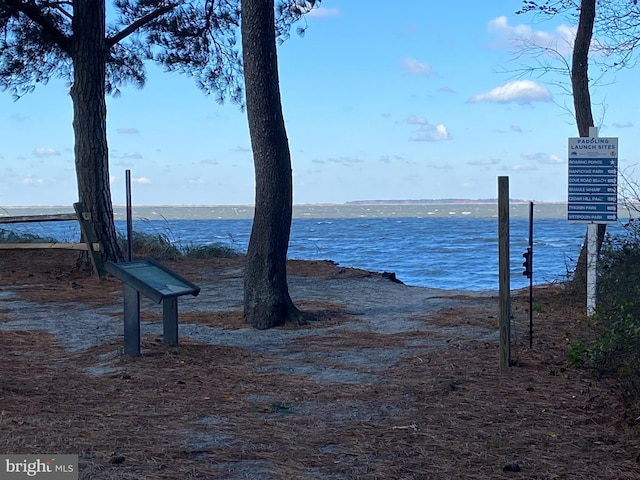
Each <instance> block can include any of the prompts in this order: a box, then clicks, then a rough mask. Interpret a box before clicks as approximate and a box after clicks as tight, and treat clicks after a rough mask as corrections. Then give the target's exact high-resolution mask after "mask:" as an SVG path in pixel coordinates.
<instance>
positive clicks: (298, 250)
mask: <svg viewBox="0 0 640 480" xmlns="http://www.w3.org/2000/svg"><path fill="white" fill-rule="evenodd" d="M521 207H522V208H521ZM542 207H543V206H540V208H539V210H540V212H539V215H537V217H536V220H535V221H534V282H535V283H547V282H553V281H557V280H563V279H565V278H566V275H567V271H568V270H569V271H570V270H572V269H573V265H574V264H575V258H576V257H577V256H578V253H579V249H580V246H581V245H582V242H583V238H584V233H585V230H586V228H585V226H584V225H583V224H571V223H569V222H567V221H566V220H565V219H564V218H565V217H564V215H565V211H566V205H564V210H563V209H562V208H559V207H557V206H553V208H551V207H549V209H547V210H546V211H545V210H544V208H542ZM537 208H538V207H537ZM495 210H496V206H495V205H478V206H474V207H473V208H469V206H468V205H446V206H439V207H438V208H434V207H433V206H432V205H426V206H425V205H407V206H404V205H402V206H398V205H394V206H384V205H381V206H374V207H367V208H366V209H365V208H363V207H362V206H360V205H356V206H353V205H347V206H335V205H333V206H313V208H312V207H308V208H306V210H305V209H303V208H302V207H297V213H296V215H295V217H294V220H293V223H292V227H291V236H290V246H289V258H292V259H302V260H332V261H334V262H336V263H338V264H340V265H342V266H345V267H355V268H361V269H365V270H370V271H378V272H382V271H387V272H395V273H396V275H397V277H398V278H399V279H400V280H402V281H403V282H404V283H406V284H409V285H416V286H427V287H432V288H445V289H457V290H496V289H497V288H498V258H497V252H498V246H497V238H498V237H497V219H496V218H495ZM525 211H526V212H527V213H526V215H523V214H522V213H523V212H525ZM30 212H31V213H30V214H36V213H47V212H42V211H38V212H36V211H33V210H31V211H30ZM180 212H182V213H180ZM449 212H452V213H451V214H450V213H449ZM117 213H118V216H117V218H118V220H117V221H116V226H117V228H118V229H119V230H120V231H121V232H126V224H125V221H124V217H123V216H122V215H121V212H117ZM10 214H11V215H19V214H22V215H24V214H28V213H14V212H13V211H12V212H11V213H10ZM321 214H324V215H326V216H325V217H321V216H319V215H321ZM392 214H393V215H392ZM551 214H553V215H555V216H553V215H551ZM527 215H528V205H522V206H514V207H513V212H512V214H511V220H510V231H511V245H510V252H511V266H512V270H511V286H512V288H522V287H525V286H527V285H528V279H526V278H525V277H523V275H522V253H523V252H524V251H525V250H526V248H527V245H528V238H529V234H528V217H527ZM176 217H182V218H176ZM63 223H64V224H65V225H63ZM56 224H57V225H56ZM251 224H252V209H251V208H250V207H153V208H148V209H146V210H145V209H144V208H141V209H134V230H137V231H141V232H145V233H151V234H161V235H164V236H165V237H166V238H168V239H169V240H170V241H173V242H174V243H176V244H178V245H179V246H187V245H204V244H208V243H212V242H218V243H222V244H224V245H227V246H230V247H232V248H234V249H236V250H238V251H240V252H244V251H246V248H247V246H248V243H249V236H250V233H251ZM25 227H26V231H27V232H33V233H35V234H38V235H42V236H51V237H54V238H57V239H58V240H60V241H75V239H77V238H78V236H79V232H78V229H77V224H75V223H72V222H55V223H47V224H22V225H20V226H17V225H16V228H17V230H18V231H25ZM12 228H13V227H12ZM611 228H613V229H614V230H615V226H614V227H610V231H611Z"/></svg>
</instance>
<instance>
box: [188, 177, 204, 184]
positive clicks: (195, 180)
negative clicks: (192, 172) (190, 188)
mask: <svg viewBox="0 0 640 480" xmlns="http://www.w3.org/2000/svg"><path fill="white" fill-rule="evenodd" d="M187 183H188V184H190V185H194V184H202V183H207V182H205V180H204V178H201V177H194V178H188V179H187Z"/></svg>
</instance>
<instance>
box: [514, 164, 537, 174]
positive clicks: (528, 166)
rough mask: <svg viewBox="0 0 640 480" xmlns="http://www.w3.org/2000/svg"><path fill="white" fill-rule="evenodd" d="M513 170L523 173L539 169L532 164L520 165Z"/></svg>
mask: <svg viewBox="0 0 640 480" xmlns="http://www.w3.org/2000/svg"><path fill="white" fill-rule="evenodd" d="M512 169H513V170H515V171H516V172H523V171H530V170H537V169H538V167H536V166H535V165H531V164H530V163H520V164H518V165H514V166H513V168H512Z"/></svg>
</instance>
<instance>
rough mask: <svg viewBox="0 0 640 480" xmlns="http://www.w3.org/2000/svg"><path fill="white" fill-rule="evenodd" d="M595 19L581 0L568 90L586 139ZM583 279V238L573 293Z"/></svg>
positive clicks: (590, 0)
mask: <svg viewBox="0 0 640 480" xmlns="http://www.w3.org/2000/svg"><path fill="white" fill-rule="evenodd" d="M595 17H596V0H582V2H581V6H580V18H579V20H578V29H577V31H576V40H575V43H574V45H573V59H572V65H571V89H572V92H573V106H574V109H575V114H576V123H577V125H578V132H579V135H580V136H581V137H588V136H589V127H593V126H594V125H593V113H592V109H591V94H590V93H589V47H590V46H591V37H592V36H593V24H594V21H595ZM606 228H607V226H606V224H599V225H598V238H597V251H598V252H600V247H601V246H602V242H603V241H604V236H605V232H606ZM586 278H587V239H586V237H585V241H584V244H583V245H582V248H581V249H580V256H579V257H578V262H577V264H576V269H575V271H574V275H573V282H572V283H573V287H574V289H575V290H576V291H579V292H584V293H585V294H586Z"/></svg>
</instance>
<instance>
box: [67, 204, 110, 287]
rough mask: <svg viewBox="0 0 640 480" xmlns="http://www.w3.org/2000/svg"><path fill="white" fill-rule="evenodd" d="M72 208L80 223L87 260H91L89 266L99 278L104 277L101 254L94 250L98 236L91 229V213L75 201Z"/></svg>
mask: <svg viewBox="0 0 640 480" xmlns="http://www.w3.org/2000/svg"><path fill="white" fill-rule="evenodd" d="M73 209H74V210H75V211H76V215H77V216H78V222H79V223H80V232H81V233H82V238H83V240H84V242H85V243H86V244H87V252H88V254H89V260H91V266H92V267H93V271H94V273H95V274H96V275H97V276H98V278H100V279H101V280H102V279H103V278H104V277H105V271H104V264H103V263H102V254H101V253H100V251H99V250H94V248H93V246H94V244H96V243H98V237H97V235H96V234H95V231H94V230H93V224H92V223H91V213H90V212H85V211H83V207H82V204H80V203H79V202H76V203H74V204H73Z"/></svg>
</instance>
